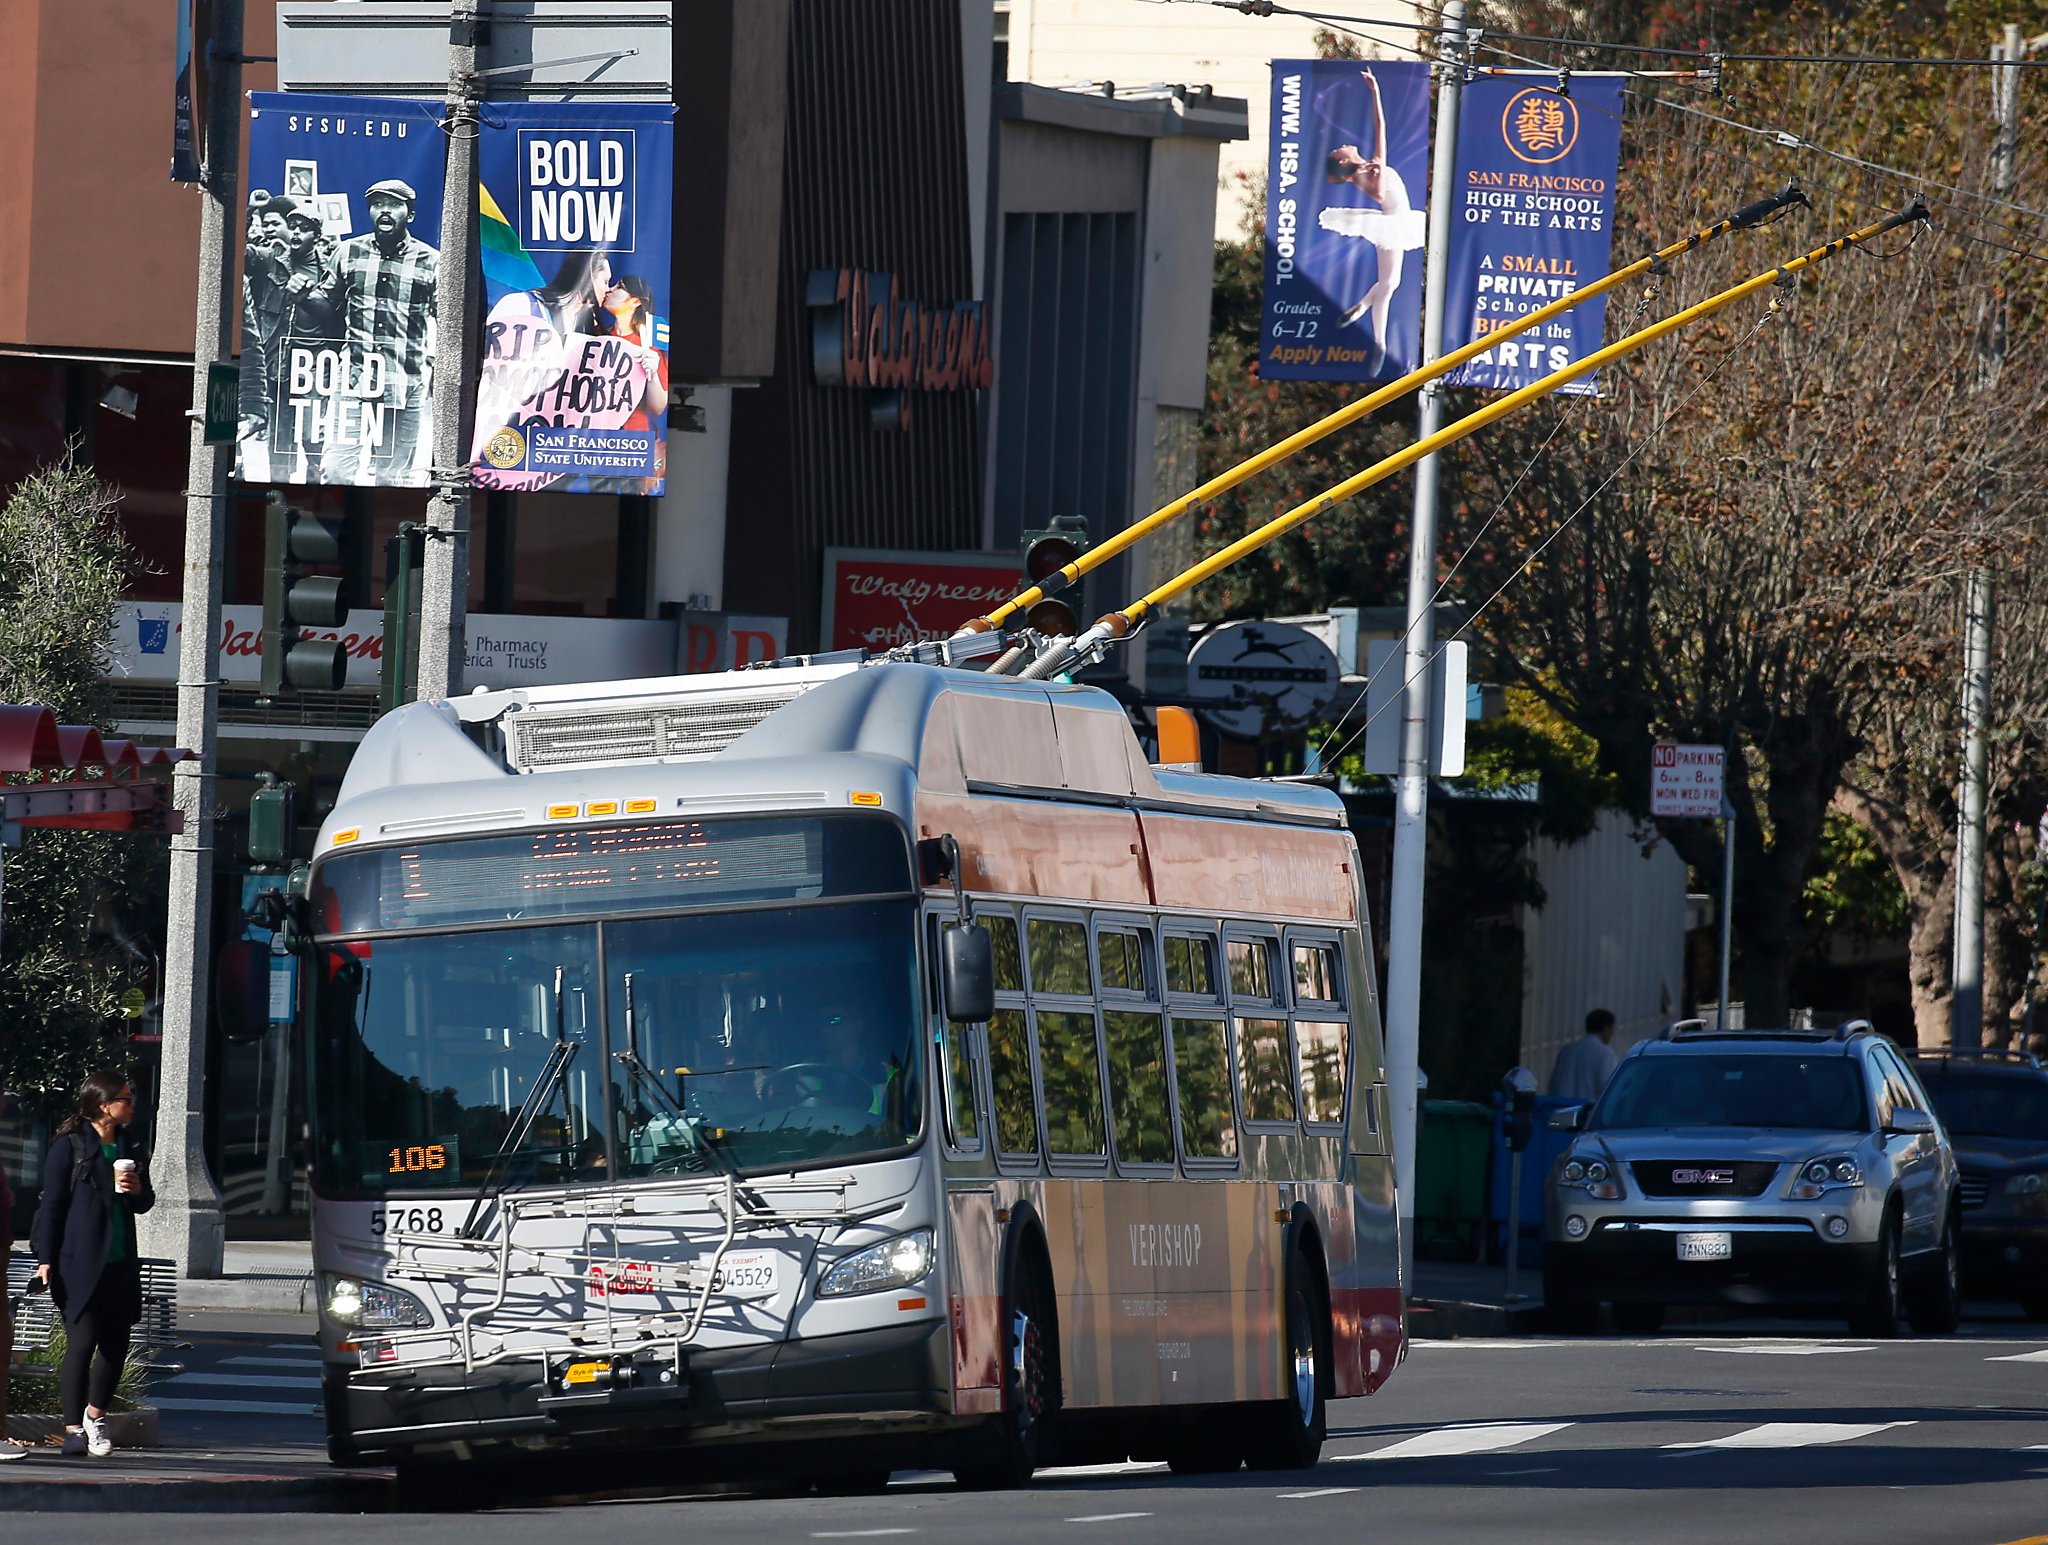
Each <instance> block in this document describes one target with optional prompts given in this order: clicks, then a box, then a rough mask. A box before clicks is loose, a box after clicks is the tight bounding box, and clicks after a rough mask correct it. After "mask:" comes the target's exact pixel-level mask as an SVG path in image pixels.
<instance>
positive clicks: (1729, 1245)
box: [1678, 1234, 1735, 1261]
mask: <svg viewBox="0 0 2048 1545" xmlns="http://www.w3.org/2000/svg"><path fill="white" fill-rule="evenodd" d="M1734 1253H1735V1240H1734V1236H1733V1235H1731V1234H1680V1235H1679V1236H1678V1258H1679V1259H1680V1260H1681V1261H1725V1260H1727V1259H1728V1257H1729V1256H1731V1255H1733V1254H1734Z"/></svg>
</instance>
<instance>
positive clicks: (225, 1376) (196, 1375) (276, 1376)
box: [163, 1370, 320, 1390]
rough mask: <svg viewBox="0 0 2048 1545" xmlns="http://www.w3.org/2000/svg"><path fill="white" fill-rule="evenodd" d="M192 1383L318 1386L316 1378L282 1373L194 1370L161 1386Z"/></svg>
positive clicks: (251, 1386) (239, 1386) (247, 1386)
mask: <svg viewBox="0 0 2048 1545" xmlns="http://www.w3.org/2000/svg"><path fill="white" fill-rule="evenodd" d="M193 1384H231V1385H233V1386H235V1387H236V1388H237V1389H305V1390H312V1389H318V1388H319V1387H320V1380H319V1379H318V1378H307V1377H300V1378H292V1377H290V1376H289V1375H286V1374H282V1373H207V1372H203V1371H200V1370H194V1371H192V1372H190V1373H181V1374H178V1375H176V1376H175V1377H172V1378H169V1379H166V1380H164V1382H163V1388H165V1389H171V1388H174V1387H175V1388H178V1389H184V1388H186V1387H187V1386H189V1385H193Z"/></svg>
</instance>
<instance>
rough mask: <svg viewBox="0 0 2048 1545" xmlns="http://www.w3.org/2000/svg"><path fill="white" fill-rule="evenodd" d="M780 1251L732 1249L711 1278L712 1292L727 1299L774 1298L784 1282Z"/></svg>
mask: <svg viewBox="0 0 2048 1545" xmlns="http://www.w3.org/2000/svg"><path fill="white" fill-rule="evenodd" d="M781 1271H782V1254H781V1252H780V1251H777V1250H728V1251H727V1252H726V1254H725V1259H724V1260H722V1261H720V1262H719V1263H718V1270H717V1272H716V1273H715V1274H714V1275H713V1276H712V1278H711V1291H712V1292H714V1293H722V1294H724V1295H725V1296H726V1297H727V1298H773V1297H774V1296H775V1292H776V1289H777V1288H779V1287H780V1286H781V1285H782V1276H781Z"/></svg>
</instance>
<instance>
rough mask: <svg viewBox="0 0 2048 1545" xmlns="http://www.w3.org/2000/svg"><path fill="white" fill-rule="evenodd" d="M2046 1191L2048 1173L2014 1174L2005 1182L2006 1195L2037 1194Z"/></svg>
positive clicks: (2047, 1187) (2047, 1188)
mask: <svg viewBox="0 0 2048 1545" xmlns="http://www.w3.org/2000/svg"><path fill="white" fill-rule="evenodd" d="M2043 1191H2048V1175H2015V1176H2013V1177H2012V1179H2010V1180H2008V1181H2007V1182H2006V1183H2005V1194H2006V1195H2007V1196H2039V1195H2040V1194H2041V1193H2042V1192H2043Z"/></svg>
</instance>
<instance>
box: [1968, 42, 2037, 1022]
mask: <svg viewBox="0 0 2048 1545" xmlns="http://www.w3.org/2000/svg"><path fill="white" fill-rule="evenodd" d="M2026 52H2027V47H2026V44H2025V43H2023V42H2021V41H2020V29H2019V28H2018V27H2017V26H2015V25H2014V24H2012V23H2010V22H2008V23H2007V24H2006V28H2005V41H2004V43H2003V44H1999V45H1994V46H1993V47H1992V50H1991V57H1992V58H1994V59H1997V60H2000V61H2002V63H2003V64H2004V66H2005V67H2004V68H2003V69H1997V70H1993V71H1992V72H1991V89H1992V101H1993V103H1994V105H1995V107H1996V109H1997V113H1998V138H1997V140H1996V141H1995V143H1994V144H1993V146H1992V151H1991V184H1992V190H1993V192H1994V193H1995V194H1996V196H1997V197H1999V198H2010V197H2011V196H2012V187H2013V159H2014V157H2013V151H2014V148H2015V146H2016V144H2017V141H2018V137H2019V113H2020V92H2019V73H2020V72H2019V70H2018V68H2017V66H2018V64H2019V62H2020V60H2021V59H2023V58H2024V57H2026ZM1988 304H1989V307H1990V309H1989V311H1988V313H1987V315H1986V316H1985V319H1984V332H1983V334H1982V336H1981V337H1980V338H1979V340H1978V348H1979V350H1980V355H1979V360H1978V374H1977V389H1978V391H1980V392H1987V391H1989V390H1990V389H1991V387H1992V384H1993V383H1994V382H1995V381H1996V380H1997V377H1998V369H1999V365H2000V364H2001V363H2002V362H2003V360H2004V357H2005V318H2004V316H2003V314H2002V313H2003V303H2002V302H2001V301H2000V299H1999V298H1998V296H1997V295H1996V294H1995V293H1994V294H1993V295H1992V296H1991V297H1990V300H1989V303H1988ZM1987 498H1988V492H1980V494H1979V497H1978V508H1979V510H1980V511H1981V510H1982V508H1983V505H1984V502H1985V500H1986V499H1987ZM1993 604H1994V603H1993V598H1992V584H1991V571H1990V570H1989V569H1986V568H1981V567H1980V568H1975V569H1972V570H1971V571H1970V577H1969V580H1968V581H1967V583H1966V585H1965V589H1964V599H1963V701H1962V710H1963V747H1962V750H1963V758H1962V761H1963V767H1962V778H1961V786H1960V787H1959V788H1958V790H1957V797H1956V919H1955V981H1954V985H1953V988H1952V989H1951V992H1950V995H1949V1042H1950V1044H1951V1045H1954V1046H1980V1045H1982V1044H1983V1041H1984V807H1985V802H1986V801H1985V790H1986V786H1987V778H1988V775H1989V763H1990V747H1989V746H1988V745H1987V744H1986V741H1985V737H1984V725H1985V721H1986V720H1987V719H1988V718H1989V717H1990V714H1991V667H1992V660H1993V655H1994V651H1995V648H1996V646H1995V644H1994V642H1993V639H1992V627H1993V622H1992V607H1993Z"/></svg>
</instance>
